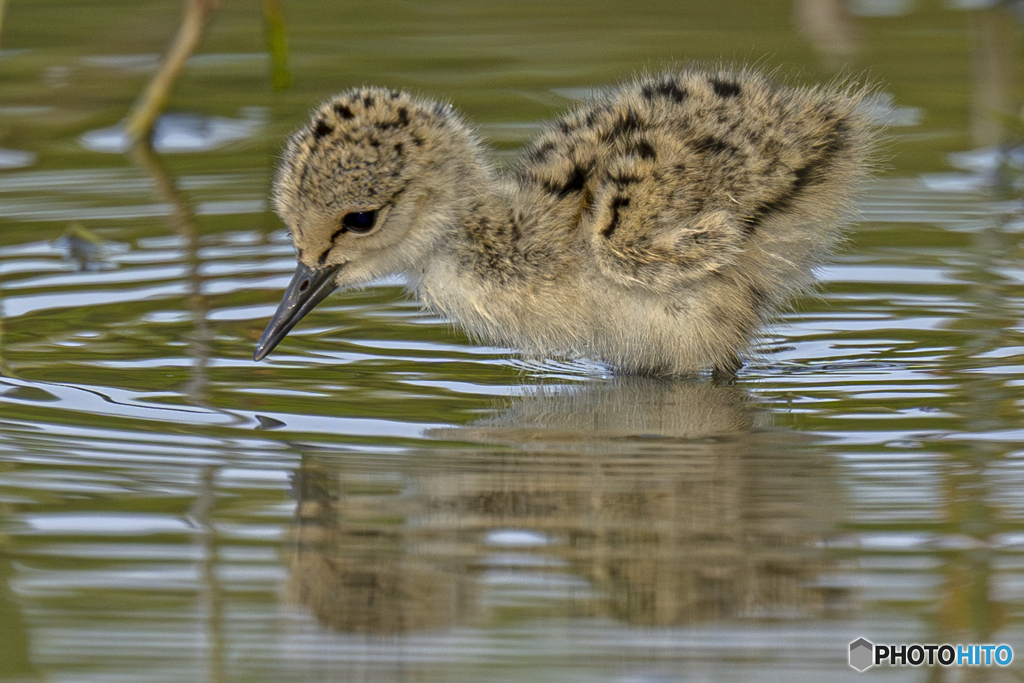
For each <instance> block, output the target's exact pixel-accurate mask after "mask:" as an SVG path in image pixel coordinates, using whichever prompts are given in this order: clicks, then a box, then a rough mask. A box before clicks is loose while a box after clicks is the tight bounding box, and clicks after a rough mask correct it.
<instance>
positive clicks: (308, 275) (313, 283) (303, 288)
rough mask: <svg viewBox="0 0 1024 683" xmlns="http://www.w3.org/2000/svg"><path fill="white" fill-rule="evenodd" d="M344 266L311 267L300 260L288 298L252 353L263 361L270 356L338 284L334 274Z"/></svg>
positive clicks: (285, 296) (285, 297)
mask: <svg viewBox="0 0 1024 683" xmlns="http://www.w3.org/2000/svg"><path fill="white" fill-rule="evenodd" d="M341 268H342V266H328V267H327V268H310V267H309V266H304V265H302V264H301V263H300V264H299V267H298V268H296V269H295V275H294V276H292V281H291V282H289V283H288V289H286V290H284V298H282V299H281V304H280V305H279V306H278V307H277V311H275V312H274V317H273V318H271V319H270V323H268V324H267V329H266V330H264V331H263V336H262V337H260V340H259V341H258V342H257V343H256V352H255V353H253V354H252V359H253V360H255V361H260V360H263V359H264V358H266V357H267V354H269V353H270V352H271V351H273V350H274V347H275V346H277V345H278V344H280V343H281V340H282V339H284V338H285V336H287V334H288V333H289V332H291V331H292V328H293V327H295V326H296V325H297V324H298V323H299V321H300V320H302V319H303V318H304V317H305V316H306V314H307V313H309V312H310V311H312V310H313V309H314V308H315V307H316V305H317V304H318V303H320V302H321V301H323V300H324V299H326V298H327V296H328V295H329V294H330V293H331V292H333V291H334V290H335V289H336V288H337V287H338V285H336V284H334V276H335V275H337V274H338V271H339V270H341Z"/></svg>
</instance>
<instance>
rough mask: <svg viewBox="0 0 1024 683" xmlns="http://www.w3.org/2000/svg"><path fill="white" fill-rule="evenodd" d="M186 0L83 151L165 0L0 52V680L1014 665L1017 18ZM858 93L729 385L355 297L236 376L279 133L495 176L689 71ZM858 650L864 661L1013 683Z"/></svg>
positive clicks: (692, 677) (852, 2)
mask: <svg viewBox="0 0 1024 683" xmlns="http://www.w3.org/2000/svg"><path fill="white" fill-rule="evenodd" d="M282 9H283V11H284V21H285V29H286V33H287V39H288V42H289V47H290V63H289V67H290V71H291V77H292V81H293V82H292V86H291V87H290V88H289V89H286V90H283V91H275V90H273V89H272V87H271V60H270V58H269V57H268V55H267V51H266V47H265V39H264V28H263V26H262V23H261V22H262V13H261V8H260V3H259V2H257V0H224V2H223V4H222V7H221V9H220V10H219V12H218V13H217V14H216V15H215V17H214V19H213V21H212V22H211V24H210V25H209V29H208V32H207V35H206V37H205V40H204V42H203V43H202V46H201V48H200V50H199V51H198V53H197V54H196V55H195V56H194V57H192V58H191V59H190V61H189V63H188V65H187V68H186V70H185V72H184V74H183V75H182V78H181V80H180V82H179V83H178V85H177V87H176V89H175V91H174V95H173V97H172V99H171V102H170V109H169V113H168V115H167V116H165V117H164V118H163V119H161V121H160V122H159V124H158V128H157V131H156V138H155V143H156V148H157V153H156V154H153V155H134V156H125V155H124V154H122V153H120V150H121V149H122V147H123V145H122V142H121V141H120V139H119V138H118V136H117V131H116V129H115V130H112V128H114V127H116V125H117V123H118V121H119V120H120V119H121V118H122V117H123V116H124V113H125V111H126V110H127V108H128V107H129V105H130V104H131V102H132V101H133V99H134V98H135V96H136V94H137V93H138V91H139V90H140V89H141V88H142V86H143V85H144V84H145V82H146V80H147V79H148V78H149V77H150V75H151V74H152V73H153V71H154V69H155V68H156V65H157V62H158V60H159V56H160V53H161V52H162V51H163V50H164V49H165V46H166V45H167V43H168V41H169V40H170V37H171V35H172V34H173V32H174V30H175V26H176V24H177V22H178V20H179V17H180V13H181V3H180V2H178V1H177V0H173V1H172V0H97V1H95V2H80V1H77V0H74V1H73V0H9V2H7V3H6V7H5V10H6V11H5V13H4V15H3V23H2V31H0V648H2V656H0V679H4V680H19V681H43V680H46V681H121V680H124V681H129V680H130V681H163V680H166V681H180V680H202V681H229V680H230V681H246V680H254V681H256V680H260V681H262V680H279V681H293V680H294V681H300V680H301V681H307V680H332V681H467V682H468V681H527V680H528V681H628V682H640V681H644V682H646V681H659V682H661V681H712V680H713V681H738V680H787V681H833V680H847V679H850V680H853V679H856V678H857V676H865V675H879V671H878V670H873V671H871V672H869V673H868V674H858V673H856V672H855V671H853V670H852V669H851V668H849V667H848V666H847V662H846V657H847V646H848V643H849V642H850V641H852V640H854V639H855V638H858V637H861V636H863V637H866V638H868V639H869V640H872V641H874V642H876V643H889V642H891V643H910V642H919V643H944V642H949V643H1007V644H1009V645H1011V646H1012V647H1014V648H1015V652H1016V653H1017V659H1018V660H1019V659H1021V658H1024V445H1022V444H1024V419H1022V410H1024V401H1022V396H1024V389H1022V387H1024V323H1022V315H1024V266H1022V256H1024V241H1022V232H1024V203H1022V187H1024V181H1022V171H1021V169H1022V166H1024V153H1022V148H1021V147H1020V146H1019V145H1020V144H1021V141H1022V137H1021V131H1022V126H1021V117H1020V105H1021V99H1022V97H1021V95H1022V88H1021V79H1020V77H1021V74H1020V67H1021V64H1022V63H1024V62H1022V59H1021V57H1022V51H1021V41H1020V26H1021V24H1020V19H1021V13H1020V3H1001V4H1000V3H990V2H982V1H978V2H968V1H967V0H955V1H954V0H949V1H939V0H849V1H848V2H844V1H843V0H798V1H797V2H790V1H782V0H764V1H761V2H742V1H729V0H722V1H720V2H715V3H706V2H689V1H680V0H676V1H674V2H663V1H646V0H641V1H638V2H633V3H630V4H628V5H624V4H620V3H612V2H604V1H601V0H596V1H595V0H588V1H587V2H577V1H575V0H566V1H564V2H559V3H550V2H535V1H533V0H526V1H523V2H516V3H498V2H478V1H473V2H471V1H468V0H454V1H453V0H445V1H438V2H428V1H425V0H424V1H419V0H381V1H379V2H374V3H363V2H346V1H336V0H303V1H302V2H284V3H282ZM720 59H722V60H725V61H728V62H742V63H746V62H751V63H757V64H760V65H762V66H764V67H765V68H769V69H774V68H778V70H779V73H780V74H782V75H784V76H785V77H786V78H788V79H790V80H792V81H794V82H799V83H804V82H806V83H813V82H820V81H828V80H831V79H834V78H836V77H837V76H840V75H846V76H847V77H851V76H852V77H854V78H865V79H867V80H869V81H871V82H875V83H877V84H879V92H880V95H881V97H880V99H879V100H878V102H877V107H876V109H877V111H876V114H877V116H878V117H879V118H880V119H881V120H883V121H885V122H886V123H887V124H888V125H889V128H888V130H887V136H888V141H887V155H888V156H887V159H886V160H885V162H884V163H883V168H882V170H881V171H880V173H879V174H878V177H877V178H876V179H875V180H874V181H873V182H872V184H871V185H870V187H869V188H868V189H867V191H866V193H865V195H864V196H863V198H862V200H861V202H860V209H861V220H860V221H859V222H858V223H857V225H856V226H855V228H854V229H853V230H852V232H851V235H850V240H849V242H848V244H847V245H846V246H845V248H844V249H843V250H842V252H841V253H840V254H838V255H837V257H836V259H835V260H834V262H833V263H832V264H831V265H829V266H828V267H825V268H823V269H822V270H821V280H822V281H823V285H824V288H823V292H822V296H820V297H817V298H807V299H804V300H801V301H799V302H798V303H797V305H796V310H795V311H794V312H792V313H789V314H787V315H785V316H783V317H782V319H781V320H780V321H779V323H778V324H777V325H776V326H775V327H774V328H773V329H771V330H770V331H768V333H767V334H766V336H765V339H764V343H763V344H762V346H761V347H760V348H759V349H758V353H757V355H756V356H755V357H754V358H752V359H751V362H750V363H749V364H748V365H747V366H746V367H745V368H744V369H743V370H742V371H741V373H740V377H739V379H738V381H737V382H736V383H735V384H731V385H722V384H717V383H714V382H712V381H710V380H709V379H706V378H705V379H695V380H687V381H675V382H660V381H652V380H645V379H638V378H629V377H617V376H614V375H613V374H611V373H609V372H607V370H606V369H604V368H602V367H600V366H599V365H596V364H594V363H590V362H587V361H585V360H584V361H576V362H564V361H558V360H550V361H545V362H538V361H523V360H519V359H517V358H516V357H515V356H514V355H513V354H512V353H510V352H509V351H508V350H506V349H500V348H488V347H483V346H479V345H476V344H473V343H471V342H470V341H468V340H467V339H466V338H465V337H464V336H463V335H462V334H461V333H459V332H458V331H456V330H453V329H452V328H451V327H450V326H449V325H448V324H447V323H446V322H445V321H443V320H438V319H435V318H432V317H430V316H427V315H425V314H423V313H422V312H420V310H419V308H418V306H417V305H416V304H415V302H412V301H410V300H408V299H407V298H406V297H405V296H404V295H403V294H402V290H401V288H400V287H399V286H398V285H397V284H396V283H394V282H384V283H381V284H380V285H379V286H375V287H371V288H368V289H366V290H364V291H359V292H350V293H346V294H344V295H342V296H338V297H336V298H335V299H332V300H331V301H329V302H326V303H325V304H323V305H321V307H320V308H318V309H317V311H316V312H315V313H313V314H312V315H310V316H309V317H308V318H307V319H306V321H304V323H303V325H302V326H300V327H299V328H298V329H297V330H296V331H295V332H293V333H292V334H291V335H290V336H289V337H288V340H287V341H286V342H285V343H284V344H283V346H282V347H281V348H279V349H278V351H276V352H275V354H274V355H273V356H272V357H271V358H270V359H269V361H267V362H264V363H262V364H259V365H256V364H253V362H252V360H251V356H252V348H253V344H254V342H255V340H256V339H257V338H258V337H259V334H260V333H261V331H262V329H263V326H264V324H265V322H266V319H267V318H268V317H269V315H270V314H271V312H272V311H273V309H274V307H275V305H276V303H277V301H278V300H279V298H280V294H281V291H282V289H283V288H284V286H285V284H286V283H287V281H288V279H289V276H290V273H291V270H292V268H293V265H294V260H293V257H292V251H291V247H290V244H289V242H288V239H287V236H286V234H285V232H284V230H283V228H282V225H281V224H280V222H279V221H278V220H277V219H276V218H275V217H274V215H273V214H272V213H270V212H269V210H268V204H267V200H266V196H267V191H268V188H269V185H270V179H271V174H272V169H273V166H274V162H275V157H276V155H277V153H278V151H279V150H280V148H281V146H282V143H283V140H284V137H285V136H286V135H287V133H288V132H289V131H290V130H291V129H293V128H294V127H296V126H297V125H299V124H300V123H302V122H303V121H304V120H305V118H306V116H307V112H308V111H309V110H310V109H311V107H312V106H313V105H314V104H316V103H317V102H318V101H319V100H321V99H323V98H326V97H328V96H329V95H330V94H332V93H333V92H336V91H339V90H342V89H344V88H347V87H351V86H355V85H360V84H364V83H373V84H381V85H387V86H391V87H399V88H407V89H411V90H413V91H415V92H417V93H421V94H424V95H429V96H437V97H443V98H447V99H448V100H450V101H451V102H452V103H453V104H454V105H455V106H457V107H458V108H459V109H460V110H462V111H463V112H464V113H465V114H466V116H467V118H468V119H470V120H471V121H475V122H478V123H479V125H480V130H481V132H482V134H483V136H484V137H485V138H486V139H487V140H488V142H489V143H490V144H491V146H492V147H493V148H494V152H495V154H496V155H497V156H498V157H499V158H502V159H504V158H507V157H508V155H509V154H510V153H512V152H513V151H514V150H515V149H516V148H517V147H519V146H520V145H521V144H523V142H524V141H525V140H527V139H529V138H530V137H531V135H533V133H534V132H535V131H536V130H537V127H538V125H539V123H540V122H541V121H542V120H544V119H545V118H547V117H550V116H553V115H555V114H557V113H558V112H560V111H562V110H563V109H565V108H567V107H569V106H571V105H572V103H573V101H574V99H575V98H577V97H579V96H580V94H581V93H585V92H587V91H588V90H589V89H591V88H594V87H599V86H602V85H607V84H609V83H613V82H615V81H617V80H621V79H623V78H627V77H629V76H630V75H631V74H634V73H637V72H640V71H643V70H648V69H659V68H662V67H663V66H666V65H671V64H673V63H676V62H685V61H688V60H697V61H715V60H720ZM1020 670H1021V669H1020V667H1019V661H1016V662H1015V663H1014V666H1013V667H1010V668H1009V669H1000V668H992V669H985V670H981V669H966V668H965V669H960V670H938V669H929V668H928V667H924V668H920V669H915V668H911V667H905V668H901V669H890V670H886V671H884V672H883V673H885V674H887V680H908V681H909V680H922V681H923V680H928V681H944V680H957V681H975V680H979V681H980V680H984V681H1002V680H1015V681H1019V680H1021V676H1020V673H1019V672H1020Z"/></svg>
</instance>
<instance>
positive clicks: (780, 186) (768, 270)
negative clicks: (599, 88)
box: [254, 69, 873, 375]
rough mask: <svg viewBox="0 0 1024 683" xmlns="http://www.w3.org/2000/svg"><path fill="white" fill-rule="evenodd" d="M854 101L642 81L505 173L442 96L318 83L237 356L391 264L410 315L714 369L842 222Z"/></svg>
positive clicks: (553, 344)
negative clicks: (262, 325) (285, 279)
mask: <svg viewBox="0 0 1024 683" xmlns="http://www.w3.org/2000/svg"><path fill="white" fill-rule="evenodd" d="M864 95H865V93H864V91H862V90H856V89H853V88H851V87H846V88H844V89H832V88H824V87H823V88H793V87H787V86H783V85H778V84H776V83H774V82H773V81H772V80H770V79H769V78H768V77H766V76H764V75H762V74H760V73H758V72H755V71H752V70H729V69H716V70H702V69H688V70H682V71H676V72H669V73H662V74H657V75H650V76H645V77H641V78H639V79H637V80H635V81H633V82H631V83H627V84H625V85H622V86H620V87H618V88H615V89H612V90H610V91H608V92H606V93H604V94H602V95H599V96H597V97H595V98H594V99H593V100H592V101H590V102H587V103H585V104H583V105H582V106H580V107H578V108H577V109H576V110H574V111H572V112H570V113H569V114H567V115H565V116H563V117H562V118H561V119H558V120H556V121H555V122H553V123H551V124H549V125H547V126H546V127H545V129H544V130H543V132H542V133H541V134H540V135H539V137H538V138H537V139H536V140H535V141H534V142H533V143H532V144H530V145H529V146H527V147H526V148H525V149H524V150H523V151H522V153H521V154H520V155H519V157H518V159H517V160H516V161H515V163H514V164H513V165H512V166H511V168H509V169H504V170H500V169H498V168H497V167H496V166H495V165H494V164H493V163H492V162H491V161H489V160H488V158H487V156H486V154H485V150H484V147H483V145H482V143H481V141H480V139H479V138H478V136H477V135H476V133H475V132H474V131H473V129H472V128H471V127H470V126H468V125H467V124H466V123H465V122H464V121H463V120H462V118H461V117H460V116H459V115H458V114H457V113H456V112H455V111H454V110H453V109H452V107H450V106H448V105H445V104H439V103H436V102H431V101H427V100H422V99H419V98H415V97H412V96H410V95H409V94H407V93H405V92H400V91H395V90H386V89H381V88H360V89H357V90H351V91H349V92H346V93H343V94H341V95H338V96H336V97H335V98H333V99H331V100H330V101H328V102H326V103H325V104H323V105H322V106H321V107H320V108H319V109H317V110H316V112H315V113H314V114H313V117H312V120H311V121H310V123H309V124H308V125H306V126H305V127H303V128H301V129H299V130H298V131H297V132H296V133H294V134H293V135H292V137H291V139H290V140H289V142H288V146H287V149H286V151H285V153H284V156H283V159H282V161H281V163H280V166H279V168H278V171H277V176H276V180H275V183H274V206H275V208H276V210H277V213H278V214H279V215H280V216H281V218H282V219H283V220H284V222H285V223H286V224H287V226H288V228H289V230H290V232H291V235H292V240H293V242H294V245H295V251H296V255H297V257H298V261H299V265H298V269H297V270H296V273H295V275H294V277H293V279H292V281H291V283H290V284H289V286H288V288H287V290H286V292H285V294H284V299H283V300H282V302H281V305H280V307H279V308H278V310H277V312H276V313H275V314H274V317H273V318H272V319H271V321H270V324H269V325H268V326H267V329H266V331H265V332H264V334H263V337H262V338H261V339H260V341H259V343H258V345H257V347H256V352H255V355H254V357H255V359H256V360H260V359H262V358H264V357H265V356H266V355H267V354H268V353H270V351H271V350H273V348H274V347H275V346H276V345H277V344H278V343H279V342H280V341H281V340H282V339H283V338H284V337H285V335H286V334H287V333H288V332H289V331H290V330H291V329H292V328H293V327H294V326H295V324H296V323H297V322H298V321H299V320H300V319H301V318H302V317H303V316H305V315H306V314H307V313H308V312H309V311H310V310H311V309H312V308H313V307H315V306H316V305H317V304H318V303H319V302H320V301H322V300H323V299H324V298H326V297H327V296H328V295H329V294H330V293H331V292H333V291H334V290H335V289H338V288H341V289H346V288H351V287H357V286H360V285H365V284H367V283H369V282H371V281H373V280H375V279H378V278H380V277H383V276H386V275H393V274H401V275H404V276H405V278H406V282H407V287H408V288H409V290H410V291H412V292H413V293H414V294H415V295H416V296H417V297H418V298H419V299H420V300H421V301H422V302H423V303H424V304H425V305H426V306H427V307H428V308H429V309H431V310H433V311H436V312H437V313H440V314H443V315H446V316H448V317H449V318H450V319H451V320H453V321H454V322H455V323H457V324H458V325H460V326H462V327H463V328H464V329H465V330H467V331H468V332H469V334H470V335H472V336H473V337H475V338H479V339H483V340H486V341H488V342H491V343H494V344H499V345H505V346H510V347H513V348H516V349H519V350H521V351H522V352H524V353H525V354H528V355H533V356H549V355H568V356H587V357H592V358H596V359H600V360H602V361H604V362H606V363H608V364H609V365H611V366H613V367H614V368H617V369H619V370H622V371H625V372H630V373H640V374H650V375H684V374H692V373H696V372H700V371H701V370H705V369H714V370H718V371H720V372H733V371H735V370H736V369H737V368H739V367H740V365H741V360H740V354H741V353H742V352H743V351H744V350H745V349H746V348H747V347H748V345H749V344H750V343H751V341H752V340H753V339H754V337H755V336H756V334H757V331H758V329H759V328H760V327H761V326H762V325H763V324H764V323H766V322H767V321H769V320H770V319H771V317H772V315H773V313H775V312H776V311H777V310H778V309H779V307H780V306H782V305H784V304H785V302H786V301H787V300H788V299H789V298H790V297H791V296H792V295H793V293H794V292H796V291H799V290H801V289H802V288H805V287H807V286H808V285H809V284H810V283H811V281H812V273H811V270H812V268H813V267H814V266H815V265H817V264H818V263H819V262H820V261H821V259H822V258H823V257H824V256H825V255H826V254H827V253H828V252H829V250H830V249H832V248H833V247H834V246H835V245H836V243H837V242H838V240H839V239H840V237H841V232H842V228H843V226H844V224H845V223H846V222H848V220H849V217H850V200H851V198H852V196H853V192H854V191H855V189H856V187H857V184H858V182H859V181H861V180H863V179H864V178H865V176H866V174H867V173H866V168H867V164H866V158H867V156H868V154H869V152H870V148H871V143H872V138H873V129H872V125H871V123H870V121H869V120H868V118H867V116H866V115H865V113H864V107H863V106H862V100H863V98H864Z"/></svg>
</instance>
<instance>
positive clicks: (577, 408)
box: [288, 376, 849, 635]
mask: <svg viewBox="0 0 1024 683" xmlns="http://www.w3.org/2000/svg"><path fill="white" fill-rule="evenodd" d="M752 398H753V397H751V396H750V395H749V394H748V393H747V392H745V391H743V390H742V389H741V388H740V387H738V386H736V385H735V384H723V383H712V382H705V381H701V380H699V379H693V380H687V379H683V380H678V381H676V380H673V381H663V380H661V379H655V378H647V377H635V376H618V377H613V378H610V379H608V380H607V381H600V382H586V383H580V384H577V385H573V386H567V387H544V388H543V390H541V389H540V388H538V390H537V392H536V393H533V394H528V395H525V396H522V397H520V398H518V399H514V400H512V401H511V402H510V403H508V404H507V405H506V403H505V401H500V402H499V403H498V404H497V405H496V410H495V413H494V414H493V415H492V416H491V417H490V418H488V419H485V420H481V421H478V422H474V423H472V424H469V425H464V426H458V427H449V428H443V429H437V430H430V431H429V432H428V433H427V436H428V437H429V438H430V439H431V440H433V443H434V445H428V444H429V442H424V447H423V448H422V449H418V450H416V451H415V452H414V453H411V454H410V455H412V457H403V458H402V460H401V462H402V464H398V463H397V462H396V461H392V460H379V459H377V458H375V457H370V458H369V459H363V458H360V457H358V456H355V455H354V454H352V453H338V452H332V451H331V450H330V449H327V450H320V449H316V450H309V451H308V452H304V453H302V456H301V462H302V465H301V467H300V468H299V469H298V470H297V471H296V472H295V477H294V493H295V495H296V497H297V499H298V504H297V505H296V508H295V515H296V518H295V523H294V525H293V527H292V529H291V531H290V542H289V543H288V547H289V549H290V557H289V565H290V578H289V582H288V595H289V596H290V598H291V599H292V600H293V601H294V602H296V603H297V604H302V605H305V606H306V607H307V608H308V609H309V610H310V612H311V613H312V614H313V615H315V616H316V618H317V619H318V620H319V621H320V622H321V623H322V624H324V625H325V626H328V627H329V628H332V629H336V630H340V631H347V632H358V633H372V634H380V635H384V634H400V633H410V632H414V631H435V632H436V631H438V630H440V629H443V628H450V627H452V626H454V625H456V624H480V623H484V622H486V621H487V620H488V619H493V617H494V610H495V609H498V610H499V611H500V610H503V609H505V608H503V607H496V605H505V606H507V607H510V609H508V611H503V612H502V614H503V623H505V624H506V626H508V625H509V623H510V622H511V623H514V622H516V621H518V622H519V623H520V624H522V623H524V622H529V623H534V622H533V619H534V618H536V617H538V616H541V615H543V616H544V617H552V616H555V615H560V616H565V617H567V618H569V620H568V621H567V622H565V623H564V624H563V625H562V626H559V628H568V629H570V630H572V629H573V628H574V626H573V625H572V623H573V622H572V618H581V617H601V618H607V617H611V618H614V619H617V620H620V621H622V622H624V623H628V624H644V625H649V626H677V625H682V624H693V623H701V622H714V621H721V620H735V619H737V618H740V619H743V618H747V619H749V618H750V617H754V618H760V617H765V616H770V617H772V618H783V619H785V618H792V617H798V618H800V619H805V618H806V617H808V616H812V615H821V614H827V613H828V612H830V611H831V610H834V609H843V608H844V606H845V605H846V604H847V601H848V597H849V595H848V592H847V590H846V589H845V588H844V586H843V585H842V583H841V582H838V583H837V582H836V581H835V580H834V579H833V578H832V577H831V576H829V573H830V572H831V571H834V570H835V569H841V568H840V567H837V566H836V564H835V560H834V558H832V557H830V556H829V554H828V553H827V552H826V551H825V548H826V546H827V540H828V539H829V538H830V536H831V535H832V534H834V533H835V529H836V525H837V524H839V523H840V522H841V520H843V519H844V513H845V508H844V502H845V497H844V496H843V494H842V491H841V490H840V487H839V482H838V481H837V479H836V470H835V467H834V463H832V462H831V460H830V459H829V458H823V457H820V456H821V455H822V451H821V449H820V448H818V446H817V439H816V438H815V437H814V436H813V435H809V434H802V433H799V432H789V431H786V430H776V429H769V428H768V426H769V418H770V414H769V413H768V411H766V410H765V409H764V407H763V406H759V405H758V404H757V402H756V401H754V400H752ZM498 406H506V407H504V408H502V409H498ZM353 458H354V459H353ZM499 576H500V577H502V578H501V579H499V580H497V581H495V579H496V578H497V577H499ZM510 579H511V581H512V584H511V585H515V586H516V588H515V589H514V590H513V591H512V592H511V593H510V592H509V586H510V584H509V583H506V582H507V581H509V580H510ZM584 585H585V587H584ZM513 594H514V595H515V597H514V598H511V599H512V600H514V601H515V604H514V606H512V605H511V604H510V603H508V602H505V601H507V600H509V599H510V596H512V595H513ZM538 596H542V597H540V598H538ZM504 619H508V620H510V621H509V622H505V621H504ZM577 623H578V622H577ZM733 623H734V622H733ZM591 626H592V625H591ZM591 626H586V627H584V628H585V629H589V628H591ZM588 632H590V631H588Z"/></svg>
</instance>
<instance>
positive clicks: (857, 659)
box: [850, 638, 875, 671]
mask: <svg viewBox="0 0 1024 683" xmlns="http://www.w3.org/2000/svg"><path fill="white" fill-rule="evenodd" d="M874 655H875V645H874V643H872V642H871V641H870V640H867V639H866V638H858V639H857V640H855V641H853V642H852V643H850V666H852V667H853V668H854V669H856V670H857V671H866V670H867V669H869V668H871V667H872V666H873V665H874V658H875V657H874Z"/></svg>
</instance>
